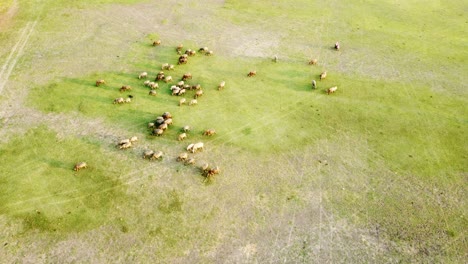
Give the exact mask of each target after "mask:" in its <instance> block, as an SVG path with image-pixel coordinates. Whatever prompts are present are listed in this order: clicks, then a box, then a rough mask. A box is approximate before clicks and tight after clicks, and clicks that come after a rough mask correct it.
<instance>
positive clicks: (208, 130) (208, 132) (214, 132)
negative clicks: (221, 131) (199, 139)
mask: <svg viewBox="0 0 468 264" xmlns="http://www.w3.org/2000/svg"><path fill="white" fill-rule="evenodd" d="M214 134H216V131H215V130H214V129H207V130H205V131H204V132H203V135H204V136H212V135H214Z"/></svg>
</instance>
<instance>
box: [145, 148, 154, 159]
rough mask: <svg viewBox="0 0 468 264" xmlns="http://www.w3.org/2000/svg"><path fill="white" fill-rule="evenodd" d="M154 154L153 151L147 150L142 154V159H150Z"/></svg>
mask: <svg viewBox="0 0 468 264" xmlns="http://www.w3.org/2000/svg"><path fill="white" fill-rule="evenodd" d="M153 154H154V151H152V150H147V151H145V152H144V153H143V158H144V159H150V158H151V157H152V156H153Z"/></svg>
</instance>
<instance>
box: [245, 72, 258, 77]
mask: <svg viewBox="0 0 468 264" xmlns="http://www.w3.org/2000/svg"><path fill="white" fill-rule="evenodd" d="M255 75H257V71H251V72H249V74H247V77H253V76H255Z"/></svg>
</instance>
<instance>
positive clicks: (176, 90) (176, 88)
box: [171, 87, 180, 95]
mask: <svg viewBox="0 0 468 264" xmlns="http://www.w3.org/2000/svg"><path fill="white" fill-rule="evenodd" d="M171 90H172V93H171V95H179V92H180V88H179V87H175V88H174V89H171Z"/></svg>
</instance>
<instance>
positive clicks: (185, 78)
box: [182, 72, 192, 81]
mask: <svg viewBox="0 0 468 264" xmlns="http://www.w3.org/2000/svg"><path fill="white" fill-rule="evenodd" d="M188 79H192V74H191V73H190V72H188V73H186V74H184V76H182V81H186V80H188Z"/></svg>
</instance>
